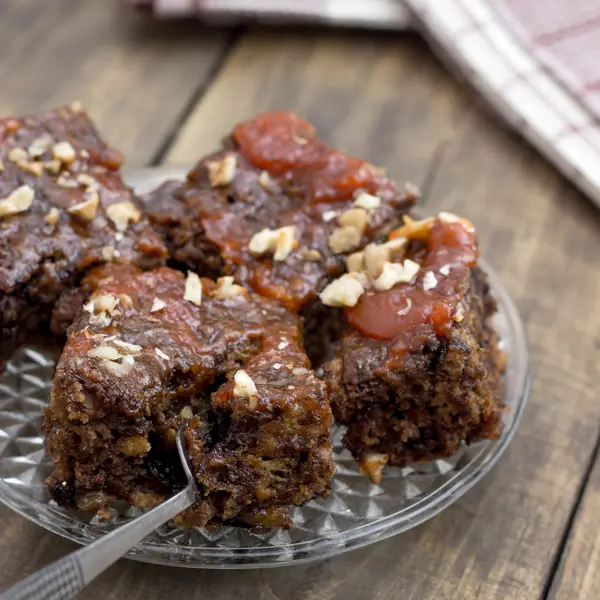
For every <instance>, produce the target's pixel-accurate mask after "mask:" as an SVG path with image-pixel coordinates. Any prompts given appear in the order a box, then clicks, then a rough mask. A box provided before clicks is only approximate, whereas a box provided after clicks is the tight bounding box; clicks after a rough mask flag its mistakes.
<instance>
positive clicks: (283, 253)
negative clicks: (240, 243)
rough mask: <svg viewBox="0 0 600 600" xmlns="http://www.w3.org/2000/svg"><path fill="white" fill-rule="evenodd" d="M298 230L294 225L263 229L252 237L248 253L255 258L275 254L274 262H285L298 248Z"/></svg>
mask: <svg viewBox="0 0 600 600" xmlns="http://www.w3.org/2000/svg"><path fill="white" fill-rule="evenodd" d="M296 246H297V242H296V228H295V227H294V226H293V225H288V226H286V227H280V228H279V229H263V230H262V231H259V232H258V233H256V234H254V235H253V236H252V239H251V240H250V243H249V244H248V251H249V252H250V254H252V255H254V256H263V255H264V254H273V260H275V261H283V260H285V259H286V258H287V257H288V256H289V255H290V254H291V253H292V251H293V250H294V248H296Z"/></svg>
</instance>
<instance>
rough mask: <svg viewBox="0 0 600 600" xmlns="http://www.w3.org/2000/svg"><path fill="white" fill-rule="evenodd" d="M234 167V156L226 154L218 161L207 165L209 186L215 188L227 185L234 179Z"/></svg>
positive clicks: (235, 161)
mask: <svg viewBox="0 0 600 600" xmlns="http://www.w3.org/2000/svg"><path fill="white" fill-rule="evenodd" d="M236 165H237V159H236V157H235V154H226V155H225V157H224V158H223V159H222V160H220V161H215V162H209V163H207V167H208V179H209V181H210V186H211V187H213V188H216V187H220V186H224V185H229V184H230V183H231V182H232V181H233V178H234V177H235V169H236Z"/></svg>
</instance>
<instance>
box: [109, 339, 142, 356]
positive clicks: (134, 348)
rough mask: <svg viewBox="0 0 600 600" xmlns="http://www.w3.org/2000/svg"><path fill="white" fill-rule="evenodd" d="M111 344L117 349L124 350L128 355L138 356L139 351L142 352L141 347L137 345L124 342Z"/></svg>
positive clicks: (118, 341)
mask: <svg viewBox="0 0 600 600" xmlns="http://www.w3.org/2000/svg"><path fill="white" fill-rule="evenodd" d="M112 343H113V344H114V345H115V346H118V347H119V348H121V349H123V350H125V352H128V353H129V354H133V355H136V354H140V353H141V351H142V350H143V348H142V347H141V346H138V344H130V343H129V342H124V341H122V340H113V341H112Z"/></svg>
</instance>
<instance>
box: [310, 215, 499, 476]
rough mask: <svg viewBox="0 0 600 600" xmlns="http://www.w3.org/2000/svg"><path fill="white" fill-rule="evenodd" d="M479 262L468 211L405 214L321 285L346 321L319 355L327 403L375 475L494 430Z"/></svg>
mask: <svg viewBox="0 0 600 600" xmlns="http://www.w3.org/2000/svg"><path fill="white" fill-rule="evenodd" d="M391 249H392V250H393V251H392V250H391ZM394 253H395V256H394ZM476 263H477V242H476V235H475V230H474V228H473V226H472V224H471V223H470V222H468V221H466V220H465V219H460V218H458V217H456V216H455V215H451V214H448V213H440V216H439V217H437V218H430V219H426V220H423V221H418V222H415V221H412V220H410V219H408V220H407V223H406V224H405V225H404V226H403V227H401V228H400V229H399V230H397V231H396V232H394V233H393V234H392V236H391V239H390V241H389V242H387V243H385V244H380V245H378V246H375V245H371V246H369V247H367V248H366V249H365V251H364V252H363V253H360V254H357V255H356V256H354V257H353V258H352V260H351V261H349V267H350V269H351V272H350V273H347V274H345V275H344V276H342V277H341V278H339V279H338V280H336V281H334V282H333V283H332V284H330V285H329V286H328V287H327V288H326V289H325V290H324V291H323V292H322V294H321V298H322V301H323V302H325V303H326V304H328V305H331V306H338V307H342V308H343V309H344V315H345V320H346V322H347V331H346V333H345V334H344V335H343V337H342V339H341V340H340V342H339V345H338V347H337V349H336V357H335V358H334V359H333V360H331V361H330V362H328V363H327V364H326V365H325V367H324V380H325V381H326V383H327V388H328V391H329V396H330V400H331V404H332V409H333V413H334V416H335V418H336V419H337V421H338V422H339V423H341V424H344V425H346V426H347V433H346V435H345V438H344V441H345V444H346V445H347V447H348V448H349V449H350V451H351V452H352V454H353V456H354V457H355V458H356V459H357V460H359V461H360V464H361V467H362V470H363V471H364V472H366V473H367V474H368V475H369V476H370V477H371V479H372V480H373V481H374V482H378V481H379V480H380V478H381V472H382V469H383V467H384V466H385V465H386V464H387V465H392V466H397V467H402V466H405V465H407V464H408V463H412V462H416V461H429V460H434V459H437V458H441V457H447V456H450V455H452V454H454V453H455V452H456V451H457V450H458V448H459V445H460V444H461V443H463V442H465V443H467V444H468V443H471V442H474V441H476V440H480V439H494V438H497V437H498V436H499V435H500V433H501V428H502V421H501V415H502V410H503V407H502V404H501V401H500V387H499V385H500V374H501V373H500V371H501V368H502V367H501V365H502V356H501V353H500V351H499V349H498V345H497V337H496V334H495V332H494V330H493V328H492V323H491V320H492V317H493V314H494V311H495V309H496V305H495V302H494V300H493V298H492V297H491V295H490V290H489V286H488V284H487V281H486V277H485V275H484V273H483V272H482V271H481V270H480V269H479V268H478V267H477V264H476Z"/></svg>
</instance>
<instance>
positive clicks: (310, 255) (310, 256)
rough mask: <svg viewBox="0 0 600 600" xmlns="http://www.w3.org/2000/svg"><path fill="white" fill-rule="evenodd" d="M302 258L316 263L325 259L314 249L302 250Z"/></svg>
mask: <svg viewBox="0 0 600 600" xmlns="http://www.w3.org/2000/svg"><path fill="white" fill-rule="evenodd" d="M300 258H301V259H302V260H307V261H309V262H316V261H318V260H321V258H323V257H322V255H321V253H320V252H319V251H318V250H316V249H314V248H303V249H302V250H300Z"/></svg>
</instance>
